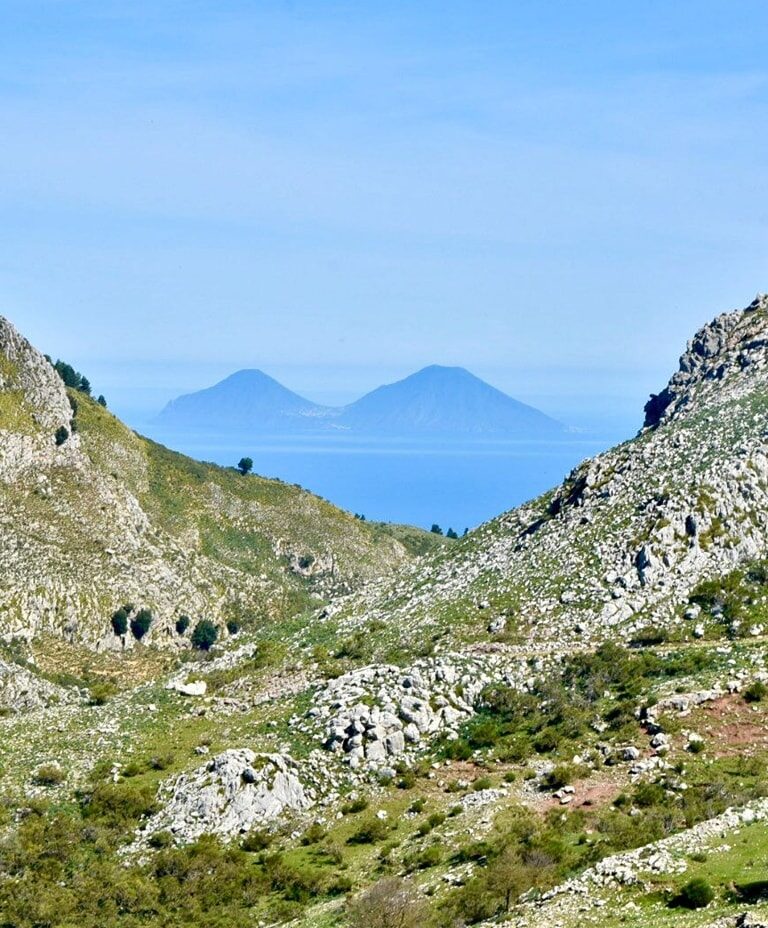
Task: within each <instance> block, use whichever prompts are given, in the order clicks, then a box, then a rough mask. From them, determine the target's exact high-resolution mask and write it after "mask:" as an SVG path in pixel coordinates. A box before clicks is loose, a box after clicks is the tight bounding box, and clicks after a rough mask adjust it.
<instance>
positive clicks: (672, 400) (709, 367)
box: [644, 293, 768, 428]
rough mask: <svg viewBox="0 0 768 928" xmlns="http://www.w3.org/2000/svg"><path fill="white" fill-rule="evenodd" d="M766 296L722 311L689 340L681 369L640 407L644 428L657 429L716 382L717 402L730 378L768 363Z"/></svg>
mask: <svg viewBox="0 0 768 928" xmlns="http://www.w3.org/2000/svg"><path fill="white" fill-rule="evenodd" d="M766 349H768V294H764V293H760V294H758V295H757V296H756V297H755V299H754V300H753V301H752V302H751V303H750V304H749V306H747V307H745V308H744V309H739V310H734V311H733V312H729V313H722V314H721V315H719V316H717V317H716V318H715V319H713V320H712V322H709V323H708V324H707V325H705V326H703V327H702V328H701V329H699V331H698V332H697V333H696V334H695V335H694V337H693V338H692V339H691V340H690V341H689V342H688V344H687V346H686V350H685V351H684V352H683V354H682V356H681V357H680V366H679V368H678V370H677V372H676V373H675V374H673V375H672V377H671V378H670V381H669V383H668V384H667V386H666V387H665V388H664V389H663V390H662V391H661V393H654V394H652V395H651V398H650V399H649V400H648V402H647V403H646V405H645V423H644V427H645V428H656V427H657V426H658V425H660V424H661V423H662V422H666V421H668V420H670V419H672V418H673V417H675V416H677V415H679V414H680V413H681V412H682V411H683V410H685V409H688V408H690V406H691V404H692V403H693V401H694V399H696V400H697V401H698V400H704V399H705V396H706V397H708V396H709V394H710V393H711V392H712V389H711V387H712V385H713V384H715V383H717V384H720V385H721V386H720V387H718V392H719V393H720V397H721V399H722V398H723V397H724V395H725V394H726V393H727V392H729V391H727V390H724V389H723V387H722V385H724V383H725V381H728V380H730V379H731V377H732V376H733V375H736V374H744V375H746V376H749V375H751V374H753V373H754V372H755V371H757V370H762V369H763V368H764V367H765V364H766V360H768V353H767V352H766Z"/></svg>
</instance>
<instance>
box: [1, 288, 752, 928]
mask: <svg viewBox="0 0 768 928" xmlns="http://www.w3.org/2000/svg"><path fill="white" fill-rule="evenodd" d="M0 353H1V354H2V362H1V363H0V375H2V393H0V396H2V408H1V409H0V430H1V433H2V443H1V444H0V501H2V518H3V534H2V537H1V538H0V562H1V563H2V564H3V574H2V578H3V579H2V585H1V587H0V706H2V710H3V714H2V717H1V718H0V731H1V732H2V738H0V771H2V777H1V778H0V792H1V793H2V798H3V804H2V809H3V817H2V837H1V838H0V913H2V918H0V924H5V925H8V926H14V928H16V926H18V928H44V926H51V928H53V926H61V928H64V926H66V928H70V926H74V925H75V924H77V925H79V926H86V928H90V926H93V928H96V926H99V928H102V926H113V925H114V926H123V928H135V926H142V925H163V926H167V928H175V926H179V928H181V926H182V925H183V926H185V928H188V926H191V925H205V926H215V925H225V924H226V925H227V926H235V928H237V926H243V928H244V926H246V925H247V926H253V925H264V926H266V925H277V924H285V925H296V926H298V925H306V926H310V928H335V926H338V928H341V926H349V928H361V926H366V928H375V926H377V925H381V926H385V925H399V926H402V928H409V926H414V928H416V926H421V925H424V926H428V925H433V926H435V928H437V926H443V925H446V926H448V925H451V926H453V925H462V924H466V925H469V924H472V925H486V926H489V928H490V926H491V925H497V926H498V925H504V926H508V928H513V926H514V928H528V926H531V928H533V926H539V925H547V926H556V925H557V926H562V928H577V926H582V925H595V926H606V928H613V926H619V925H622V926H623V925H630V926H631V925H638V926H639V925H641V924H643V925H648V924H653V925H663V926H667V925H670V926H681V928H683V926H684V928H688V926H691V928H693V926H696V928H698V926H701V928H705V926H708V928H715V926H717V928H725V926H745V928H747V926H750V925H752V926H758V925H760V924H762V923H763V921H764V920H765V918H766V917H767V914H768V890H766V886H768V873H766V870H765V847H766V845H767V844H768V798H767V797H768V776H766V769H768V767H767V766H766V764H767V762H768V735H767V734H766V733H767V732H768V727H766V724H767V723H768V718H767V717H766V713H768V651H767V650H766V641H767V640H768V545H767V544H766V537H768V536H767V534H766V530H767V529H768V457H766V452H765V437H766V434H768V298H766V297H758V298H757V299H756V300H755V301H754V302H753V303H751V304H750V305H749V306H748V307H746V308H745V309H743V310H739V311H736V312H732V313H728V314H724V315H722V316H719V317H718V318H717V319H716V320H714V321H713V322H712V323H710V324H709V325H708V326H706V327H704V328H703V329H702V330H701V331H700V332H699V333H697V334H696V335H695V336H694V338H693V339H692V341H691V342H690V343H689V345H688V346H687V348H686V350H685V351H684V353H683V355H682V358H681V362H680V369H679V371H678V372H677V373H675V374H674V375H673V377H672V378H671V380H670V382H669V384H668V386H667V387H666V388H664V389H663V390H662V391H661V392H660V394H659V395H658V397H656V398H655V399H652V400H651V402H650V403H649V405H648V407H647V409H646V424H645V426H644V428H643V429H642V430H641V431H640V432H639V434H638V435H637V436H636V437H635V438H634V439H632V440H631V441H628V442H625V443H624V444H622V445H619V446H617V447H616V448H613V449H611V450H609V451H607V452H604V453H601V454H598V455H597V456H596V457H594V458H592V459H590V460H587V461H586V462H584V463H583V464H581V465H579V466H577V467H576V468H575V469H574V470H573V471H572V473H571V474H570V475H569V476H568V477H567V478H566V480H565V481H564V482H563V483H562V484H561V485H559V486H556V487H555V488H553V489H552V490H550V491H548V492H546V493H544V494H543V495H541V496H539V497H538V498H536V499H533V500H531V501H530V502H527V503H525V504H523V505H522V506H520V507H518V508H516V509H513V510H510V511H507V512H505V513H503V514H502V515H499V516H497V517H496V518H494V519H492V520H490V521H488V522H486V523H484V524H483V525H481V526H480V527H478V528H477V529H475V530H473V531H470V532H469V533H468V534H467V535H466V536H465V537H462V538H459V539H456V540H453V539H446V538H445V537H443V536H436V535H434V534H432V533H429V532H423V531H419V530H417V529H413V528H408V527H405V526H390V525H387V524H381V523H375V522H368V521H362V520H360V519H355V518H354V516H353V514H350V513H347V512H344V511H343V510H340V509H337V508H336V507H335V506H333V505H331V504H330V503H327V502H326V501H324V500H322V499H320V498H318V497H316V496H314V495H312V494H310V493H307V492H306V491H303V490H301V489H300V488H298V487H295V486H293V485H290V484H285V483H281V482H279V481H274V480H268V479H265V478H263V477H260V476H256V475H241V474H239V473H238V472H237V471H236V470H234V469H233V468H223V467H218V466H215V465H204V464H200V463H198V462H195V461H193V460H190V459H188V458H185V457H183V456H182V455H179V454H177V453H175V452H171V451H169V450H167V449H166V448H164V447H162V446H160V445H157V444H155V443H154V442H152V441H149V440H147V439H145V438H142V437H141V436H139V435H137V434H135V433H134V432H132V431H131V430H130V429H128V428H127V427H126V426H124V425H123V424H122V423H121V422H120V421H119V420H117V419H116V418H115V417H113V416H112V415H111V413H109V412H108V411H107V410H106V409H104V408H103V407H102V406H100V405H99V404H98V403H97V402H95V401H93V400H92V399H90V398H89V397H88V396H86V395H79V394H78V392H77V391H76V390H73V389H72V388H65V386H64V384H63V383H62V382H61V380H60V378H59V375H58V374H57V373H56V371H55V370H54V369H53V368H52V367H51V365H50V364H49V363H48V362H47V361H46V360H45V358H44V357H43V356H42V355H40V354H39V352H37V351H36V349H35V348H33V347H32V346H31V345H30V344H29V343H28V342H27V341H26V340H25V339H24V338H23V337H22V336H21V335H20V334H19V333H17V332H16V330H15V329H14V328H13V327H12V326H11V324H10V323H8V322H5V321H3V323H2V325H0ZM62 428H63V429H66V430H67V436H66V438H65V439H64V440H63V441H60V442H59V438H60V437H61V435H60V433H59V431H58V430H59V429H62ZM143 614H144V615H146V614H148V615H149V616H150V618H149V620H148V626H147V628H143V626H142V619H141V616H142V615H143ZM121 616H122V618H121ZM185 618H186V622H184V621H183V619H185ZM205 623H207V625H208V626H209V628H208V629H207V630H208V631H210V632H211V637H206V635H205V634H204V633H203V632H204V631H206V625H205ZM398 919H400V920H399V921H398ZM408 919H410V920H408Z"/></svg>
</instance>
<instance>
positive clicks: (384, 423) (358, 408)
mask: <svg viewBox="0 0 768 928" xmlns="http://www.w3.org/2000/svg"><path fill="white" fill-rule="evenodd" d="M339 421H340V422H341V423H343V424H344V425H346V426H347V427H349V428H353V429H358V430H360V429H365V430H367V431H371V432H374V431H375V432H382V433H404V434H408V433H414V434H415V433H418V434H431V435H434V434H446V435H450V434H453V435H472V434H473V435H483V434H487V435H504V436H506V437H514V436H521V437H526V438H530V437H533V436H537V435H542V434H555V433H558V432H562V430H563V427H562V426H561V425H560V423H559V422H556V421H555V420H554V419H550V418H549V417H548V416H546V415H544V413H542V412H539V410H537V409H534V408H533V407H532V406H527V405H526V404H525V403H521V402H519V401H518V400H515V399H513V398H512V397H511V396H507V394H506V393H502V391H501V390H498V389H496V387H492V386H491V385H490V384H488V383H486V382H485V381H484V380H481V379H480V378H479V377H476V376H475V375H474V374H472V373H471V372H470V371H468V370H466V369H465V368H463V367H445V366H442V365H439V364H431V365H429V366H428V367H424V368H422V369H421V370H419V371H416V372H415V373H414V374H411V375H410V376H408V377H405V378H404V379H403V380H398V381H396V382H395V383H391V384H386V385H385V386H382V387H378V388H377V389H375V390H372V391H371V392H370V393H368V394H366V395H365V396H363V397H362V398H361V399H359V400H357V402H355V403H352V404H350V405H349V406H347V407H346V408H345V409H344V410H343V412H342V415H341V417H340V420H339Z"/></svg>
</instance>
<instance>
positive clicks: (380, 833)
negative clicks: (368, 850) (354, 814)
mask: <svg viewBox="0 0 768 928" xmlns="http://www.w3.org/2000/svg"><path fill="white" fill-rule="evenodd" d="M390 828H391V826H390V825H389V823H388V822H387V821H386V820H382V819H380V818H377V817H376V816H375V815H371V816H369V817H368V818H366V819H365V820H364V821H362V822H361V823H360V825H359V827H358V829H357V831H356V832H354V834H352V835H350V836H349V838H347V844H376V842H377V841H383V840H384V838H386V837H387V835H388V834H389V831H390Z"/></svg>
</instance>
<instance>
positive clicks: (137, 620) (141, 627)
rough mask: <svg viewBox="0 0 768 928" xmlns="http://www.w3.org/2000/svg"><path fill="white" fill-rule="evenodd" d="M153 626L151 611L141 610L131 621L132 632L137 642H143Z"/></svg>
mask: <svg viewBox="0 0 768 928" xmlns="http://www.w3.org/2000/svg"><path fill="white" fill-rule="evenodd" d="M151 625H152V613H151V612H150V611H149V609H140V610H139V611H138V612H137V613H136V615H135V616H134V617H133V618H132V619H131V631H132V632H133V637H134V638H135V639H136V640H137V641H141V639H142V638H143V637H144V636H145V635H146V634H147V632H148V631H149V628H150V626H151Z"/></svg>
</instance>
